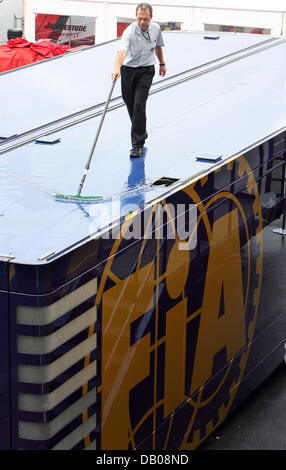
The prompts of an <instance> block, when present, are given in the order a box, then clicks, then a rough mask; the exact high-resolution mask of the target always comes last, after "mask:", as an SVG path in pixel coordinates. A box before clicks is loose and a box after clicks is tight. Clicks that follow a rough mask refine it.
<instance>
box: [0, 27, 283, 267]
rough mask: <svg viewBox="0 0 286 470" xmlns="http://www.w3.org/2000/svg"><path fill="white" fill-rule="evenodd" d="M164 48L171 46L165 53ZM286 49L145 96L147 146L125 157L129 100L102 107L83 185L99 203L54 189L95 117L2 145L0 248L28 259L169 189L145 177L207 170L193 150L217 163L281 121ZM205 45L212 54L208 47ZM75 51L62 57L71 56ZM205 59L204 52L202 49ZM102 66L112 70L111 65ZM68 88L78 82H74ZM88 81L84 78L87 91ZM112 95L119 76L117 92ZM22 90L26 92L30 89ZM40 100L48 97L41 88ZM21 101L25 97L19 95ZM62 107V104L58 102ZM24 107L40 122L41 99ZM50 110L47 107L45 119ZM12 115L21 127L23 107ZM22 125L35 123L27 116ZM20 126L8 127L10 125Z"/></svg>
mask: <svg viewBox="0 0 286 470" xmlns="http://www.w3.org/2000/svg"><path fill="white" fill-rule="evenodd" d="M184 36H185V35H184V34H183V37H182V38H181V36H179V35H174V37H178V38H181V39H179V40H180V41H182V40H185V38H184ZM198 36H200V38H201V37H202V36H201V35H198ZM170 37H173V36H171V35H170ZM188 37H191V40H190V47H191V45H192V44H193V42H192V41H193V40H194V41H195V43H196V41H198V40H199V39H198V38H197V36H196V35H191V36H188ZM227 37H228V38H229V41H230V43H229V44H227V48H226V49H225V50H224V52H226V51H227V50H231V49H232V48H233V41H234V37H233V36H232V35H230V36H227ZM168 38H169V36H168ZM248 38H249V36H246V38H245V39H244V38H242V39H241V38H239V40H238V41H237V48H238V44H239V46H240V47H241V46H242V45H245V43H244V42H243V41H247V40H248ZM224 39H225V40H226V37H225V38H224ZM236 39H238V38H236ZM240 39H241V40H242V43H243V44H242V43H241V42H240ZM168 40H169V39H168ZM253 40H254V41H255V40H258V39H257V38H256V37H254V38H253ZM166 42H167V41H166ZM116 44H117V42H116V41H115V42H112V43H109V44H107V46H106V47H107V48H108V52H109V55H110V56H112V54H113V52H114V51H113V49H112V48H114V47H115V45H116ZM203 44H204V45H205V44H207V45H208V47H210V48H213V47H215V44H222V43H219V42H218V41H205V42H204V43H203ZM192 47H193V46H192ZM168 50H169V49H168V47H167V48H166V55H167V54H168V52H167V51H168ZM171 50H172V49H171ZM195 50H196V47H195V44H194V51H195ZM85 53H87V54H88V53H89V51H84V54H83V56H84V55H85ZM285 53H286V45H285V44H282V45H277V46H275V47H273V48H270V49H267V50H265V51H263V52H260V53H259V54H253V55H251V56H249V57H246V58H244V59H241V60H239V61H237V62H233V63H231V64H229V65H227V66H224V67H222V68H219V69H217V70H214V71H212V72H210V73H206V74H204V75H202V76H200V77H197V78H194V79H192V80H187V81H185V82H184V83H182V84H180V85H176V86H172V87H170V88H167V89H165V90H162V91H160V92H159V93H155V94H152V95H150V97H149V100H148V103H147V115H148V120H147V126H148V133H149V138H148V140H147V142H146V147H147V151H146V154H145V156H144V157H142V158H140V159H137V160H132V159H130V157H129V149H130V122H129V117H128V114H127V111H126V109H125V107H120V108H118V109H115V110H113V111H112V112H109V113H107V115H106V118H105V122H104V124H103V127H102V131H101V135H100V137H99V140H98V143H97V147H96V149H95V152H94V156H93V160H92V163H91V168H90V170H89V171H88V174H87V178H86V181H85V184H84V188H83V191H82V195H88V196H93V195H100V196H103V198H104V199H103V201H102V202H100V203H95V204H88V205H87V204H75V203H64V202H59V201H57V200H55V198H54V197H53V195H54V194H55V193H63V194H76V192H77V189H78V185H79V182H80V180H81V177H82V174H83V171H84V165H85V164H86V162H87V159H88V155H89V152H90V149H91V146H92V143H93V139H94V137H95V134H96V130H97V127H98V124H99V119H100V117H97V118H93V119H90V120H88V121H85V122H83V123H81V124H77V125H75V126H73V127H70V128H67V129H65V130H62V131H60V132H58V133H54V134H53V135H54V136H55V138H59V139H60V142H59V143H56V144H53V145H51V144H50V145H49V144H48V145H44V144H36V143H34V142H33V143H30V144H27V145H24V146H22V147H19V148H18V149H15V150H13V151H9V152H7V153H5V154H3V155H2V156H1V158H0V177H1V186H0V213H3V214H4V215H3V216H1V217H0V228H1V229H0V247H1V250H0V252H2V253H5V254H11V253H12V254H13V255H14V256H16V260H17V261H18V260H19V261H20V260H22V261H23V260H25V261H29V262H31V261H37V260H38V257H39V256H41V255H43V254H45V253H47V252H50V251H54V252H56V253H57V252H58V251H60V250H63V249H66V248H68V247H69V246H70V245H72V244H74V243H77V242H78V241H80V240H81V239H82V238H84V237H86V236H89V235H91V234H94V233H97V232H98V231H99V230H101V229H103V228H104V227H106V226H107V225H108V224H110V223H113V222H115V221H116V220H118V219H119V218H120V217H121V216H125V215H127V214H128V213H129V212H130V210H134V209H136V208H137V207H138V206H141V207H142V206H143V204H146V203H149V202H151V201H152V200H154V199H155V198H156V197H158V196H160V195H163V194H164V193H166V192H167V191H169V190H170V187H169V188H167V187H164V186H155V187H152V186H151V185H152V183H153V182H154V181H155V180H157V179H159V178H161V177H162V176H165V177H171V178H178V179H185V178H188V177H189V178H191V177H194V176H195V175H198V174H200V173H202V172H204V171H209V170H210V169H211V168H212V167H213V164H212V163H209V162H198V161H196V156H198V155H199V154H201V153H212V154H221V155H222V156H223V159H222V162H223V160H225V158H227V157H229V156H231V155H234V154H237V153H239V152H243V150H244V149H245V148H247V147H249V146H251V145H253V144H254V143H255V142H256V141H258V140H260V139H264V138H265V137H266V136H268V135H270V134H271V133H272V132H277V130H278V129H280V128H283V127H284V126H286V113H285V87H284V83H285V82H286V71H285V67H284V61H283V60H282V58H283V57H285ZM75 54H77V53H75ZM78 54H79V53H78ZM208 54H209V55H211V54H210V51H209V52H208ZM107 55H108V54H106V56H107ZM73 57H74V58H76V55H75V56H73ZM73 57H72V55H71V56H70V57H69V58H67V60H70V61H71V62H72V59H73ZM109 58H110V57H109ZM203 58H204V60H206V57H205V56H204V55H203ZM178 60H180V59H178ZM111 62H113V57H112V61H111ZM166 62H167V59H166ZM269 63H271V64H272V65H271V67H269ZM55 64H58V65H60V64H61V62H60V61H57V63H56V62H55V63H54V62H51V61H50V62H49V63H46V66H47V67H48V66H54V65H55ZM42 65H43V64H41V66H42ZM172 66H173V67H174V64H173V65H170V73H172ZM39 68H41V67H39ZM185 68H186V67H184V69H185ZM33 70H35V72H36V68H32V67H30V68H27V69H25V70H23V72H25V73H31V72H32V71H33ZM37 70H38V69H37ZM177 70H180V64H179V65H178V68H177ZM173 72H175V70H174V69H173ZM105 73H106V74H107V75H108V74H109V65H108V64H106V67H105ZM15 75H16V74H15ZM61 76H63V75H61ZM8 77H10V78H13V77H14V76H13V75H12V74H7V75H3V76H2V77H1V80H2V79H6V78H8ZM94 83H97V82H96V81H94ZM99 83H100V81H99ZM101 85H102V84H101ZM57 86H58V87H59V89H61V90H64V93H66V96H67V97H69V100H71V99H72V102H73V103H76V102H77V101H76V99H75V101H74V98H75V94H74V93H71V92H70V91H69V90H68V88H66V87H65V86H60V85H59V83H58V84H57ZM52 89H53V87H51V88H50V89H49V93H50V92H52ZM73 89H75V90H76V87H75V86H74V85H73ZM99 89H100V90H101V92H102V90H103V86H102V87H101V88H100V85H99V87H98V90H99ZM91 90H92V87H91V86H90V87H88V88H87V89H86V93H90V92H91ZM104 92H105V89H104ZM118 94H120V84H119V83H117V84H116V87H115V92H114V96H116V95H118ZM25 96H26V98H27V99H28V96H29V94H28V93H27V94H26V95H25ZM55 96H57V95H55ZM45 99H46V100H47V102H48V97H47V96H46V97H45ZM98 99H100V98H98ZM250 100H251V102H250ZM10 101H11V100H10ZM30 101H31V98H30ZM56 101H57V100H56V99H55V102H56ZM22 105H23V107H24V106H25V104H24V101H23V103H22ZM39 108H40V107H39ZM60 112H68V109H67V108H65V107H63V108H62V110H61V111H60ZM12 114H13V113H12V112H11V116H12ZM16 114H17V113H16ZM25 115H26V116H30V117H31V118H32V119H34V120H35V122H37V124H38V123H39V122H40V120H39V119H40V118H39V115H38V108H35V107H33V109H32V108H31V109H26V110H25ZM47 115H49V113H47ZM2 116H3V114H2ZM54 117H55V114H53V113H52V112H51V114H50V119H53V118H54ZM45 118H46V115H45ZM8 121H9V119H8V120H7V122H8ZM12 121H13V125H14V126H17V122H18V123H19V122H20V121H21V117H20V113H18V118H17V119H16V118H14V119H13V120H12ZM12 121H11V122H12ZM5 122H6V120H5ZM27 125H28V126H31V125H32V123H31V122H30V121H29V120H28V123H27ZM2 128H3V125H2ZM19 129H20V128H17V129H16V127H14V130H13V132H14V131H15V130H17V131H19ZM2 130H3V129H2ZM3 133H4V131H3Z"/></svg>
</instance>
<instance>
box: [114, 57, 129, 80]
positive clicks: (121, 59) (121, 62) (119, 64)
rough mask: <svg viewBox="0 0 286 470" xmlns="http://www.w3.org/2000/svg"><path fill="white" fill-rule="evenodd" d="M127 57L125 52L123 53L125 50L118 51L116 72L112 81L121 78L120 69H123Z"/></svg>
mask: <svg viewBox="0 0 286 470" xmlns="http://www.w3.org/2000/svg"><path fill="white" fill-rule="evenodd" d="M125 55H126V52H125V51H123V50H120V51H118V53H117V56H116V59H115V65H114V70H113V72H112V74H111V77H112V81H114V80H118V79H119V77H120V68H121V65H122V64H123V62H124V59H125Z"/></svg>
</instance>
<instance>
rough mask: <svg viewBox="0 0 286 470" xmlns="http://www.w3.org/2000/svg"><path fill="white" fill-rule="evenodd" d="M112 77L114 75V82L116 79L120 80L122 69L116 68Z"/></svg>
mask: <svg viewBox="0 0 286 470" xmlns="http://www.w3.org/2000/svg"><path fill="white" fill-rule="evenodd" d="M111 77H112V81H113V82H114V80H118V79H119V77H120V69H119V70H114V71H113V72H112V74H111Z"/></svg>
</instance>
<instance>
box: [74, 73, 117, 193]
mask: <svg viewBox="0 0 286 470" xmlns="http://www.w3.org/2000/svg"><path fill="white" fill-rule="evenodd" d="M115 83H116V80H113V81H112V85H111V88H110V91H109V94H108V97H107V100H106V103H105V106H104V109H103V112H102V116H101V119H100V123H99V126H98V129H97V132H96V136H95V139H94V142H93V144H92V147H91V150H90V154H89V157H88V160H87V163H86V165H85V167H84V168H85V170H84V173H83V175H82V179H81V182H80V185H79V188H78V191H77V194H78V196H79V195H80V193H81V190H82V187H83V183H84V181H85V178H86V174H87V171H88V170H89V167H90V162H91V159H92V157H93V152H94V149H95V146H96V144H97V141H98V137H99V134H100V131H101V128H102V124H103V121H104V118H105V115H106V111H107V108H108V105H109V102H110V99H111V96H112V93H113V90H114V86H115Z"/></svg>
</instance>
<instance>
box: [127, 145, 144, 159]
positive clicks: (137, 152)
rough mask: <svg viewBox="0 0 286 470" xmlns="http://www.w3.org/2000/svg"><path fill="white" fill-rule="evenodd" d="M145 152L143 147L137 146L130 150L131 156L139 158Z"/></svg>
mask: <svg viewBox="0 0 286 470" xmlns="http://www.w3.org/2000/svg"><path fill="white" fill-rule="evenodd" d="M143 153H144V149H143V147H135V148H133V149H131V150H130V157H133V158H137V157H142V155H143Z"/></svg>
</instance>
